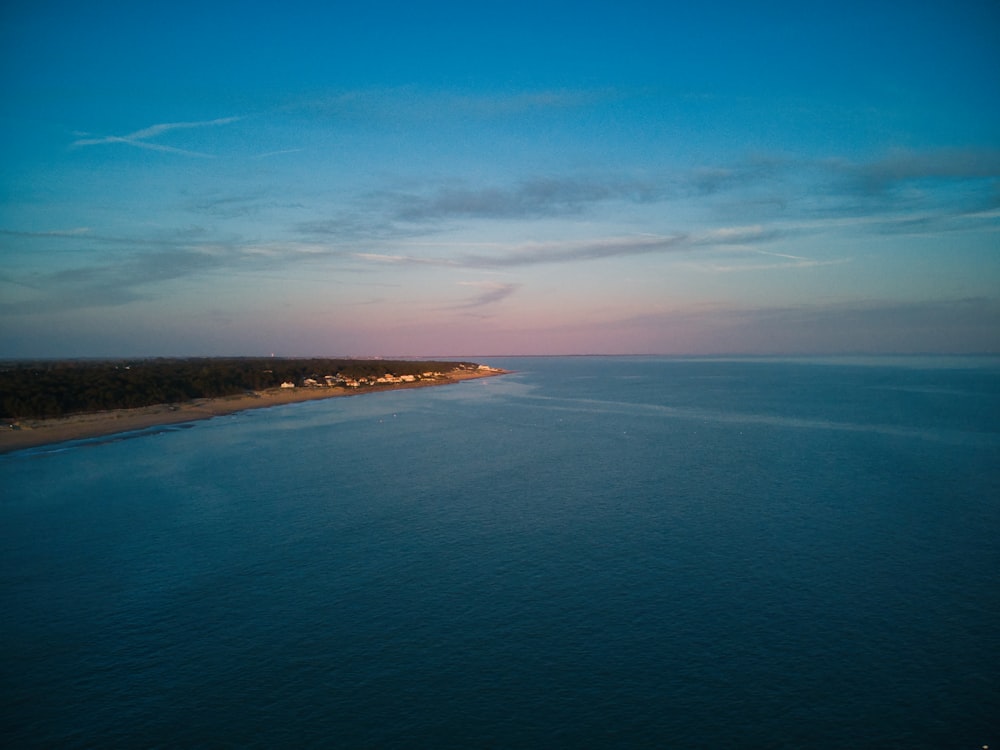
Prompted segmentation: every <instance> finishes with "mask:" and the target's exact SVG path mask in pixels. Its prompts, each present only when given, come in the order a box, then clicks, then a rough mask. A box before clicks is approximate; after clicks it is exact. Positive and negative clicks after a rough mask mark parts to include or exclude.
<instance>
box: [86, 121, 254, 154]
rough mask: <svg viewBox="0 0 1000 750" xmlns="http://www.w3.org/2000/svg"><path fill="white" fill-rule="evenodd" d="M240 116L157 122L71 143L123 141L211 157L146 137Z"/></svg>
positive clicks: (111, 142) (147, 147) (220, 123)
mask: <svg viewBox="0 0 1000 750" xmlns="http://www.w3.org/2000/svg"><path fill="white" fill-rule="evenodd" d="M241 119H242V118H241V117H220V118H217V119H215V120H203V121H201V122H164V123H158V124H156V125H150V126H149V127H148V128H142V129H141V130H136V131H134V132H132V133H128V134H127V135H109V136H100V137H97V138H80V139H78V140H76V141H73V143H72V144H71V145H72V146H74V147H82V146H103V145H108V144H115V143H124V144H126V145H129V146H134V147H136V148H143V149H148V150H150V151H164V152H167V153H173V154H181V155H183V156H197V157H201V158H211V156H212V155H211V154H205V153H202V152H199V151H189V150H187V149H182V148H176V147H174V146H167V145H164V144H162V143H149V142H148V139H150V138H155V137H156V136H158V135H162V134H163V133H168V132H170V131H171V130H186V129H191V128H203V127H216V126H219V125H228V124H230V123H233V122H237V121H238V120H241Z"/></svg>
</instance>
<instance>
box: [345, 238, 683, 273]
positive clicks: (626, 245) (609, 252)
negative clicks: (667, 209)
mask: <svg viewBox="0 0 1000 750" xmlns="http://www.w3.org/2000/svg"><path fill="white" fill-rule="evenodd" d="M691 247H692V244H691V242H690V241H689V238H688V237H687V235H675V236H663V235H656V234H650V235H636V236H627V237H601V238H596V239H593V240H584V241H576V242H532V243H526V244H523V245H519V246H516V247H514V248H512V249H510V250H508V251H506V252H500V253H491V254H490V253H460V254H457V255H454V256H448V257H440V256H439V257H422V256H413V255H400V254H383V253H354V254H353V255H354V257H356V258H358V259H359V260H364V261H370V262H376V263H388V264H396V265H415V266H416V265H420V266H445V267H452V268H517V267H524V266H536V265H543V264H552V263H573V262H577V261H587V260H598V259H601V258H617V257H626V256H633V255H647V254H651V253H662V252H670V251H680V250H686V249H690V248H691Z"/></svg>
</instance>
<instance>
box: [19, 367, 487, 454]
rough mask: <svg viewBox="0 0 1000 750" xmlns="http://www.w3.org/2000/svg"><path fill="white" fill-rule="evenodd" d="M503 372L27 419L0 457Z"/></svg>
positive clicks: (278, 390)
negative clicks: (248, 412) (253, 411)
mask: <svg viewBox="0 0 1000 750" xmlns="http://www.w3.org/2000/svg"><path fill="white" fill-rule="evenodd" d="M503 374H505V371H503V370H455V371H452V372H449V373H445V374H444V375H442V376H441V377H438V378H435V379H433V380H420V381H417V382H414V383H389V384H385V385H377V386H366V387H361V388H342V387H336V388H326V387H320V388H272V389H269V390H266V391H255V392H252V393H247V394H245V395H237V396H225V397H222V398H203V399H196V400H194V401H188V402H184V403H177V404H157V405H155V406H144V407H142V408H139V409H114V410H111V411H102V412H96V413H90V414H73V415H71V416H68V417H60V418H58V419H24V420H19V421H18V422H17V423H16V426H17V429H2V430H0V453H9V452H11V451H17V450H23V449H25V448H37V447H39V446H42V445H51V444H54V443H62V442H66V441H68V440H83V439H87V438H96V437H104V436H107V435H115V434H118V433H121V432H131V431H133V430H144V429H148V428H150V427H159V426H160V425H170V424H180V423H183V422H194V421H197V420H200V419H211V418H212V417H218V416H222V415H224V414H232V413H233V412H238V411H245V410H247V409H262V408H266V407H269V406H281V405H283V404H294V403H299V402H301V401H314V400H317V399H324V398H336V397H338V396H360V395H364V394H367V393H376V392H381V391H392V390H400V389H404V388H427V387H433V386H438V385H451V384H453V383H457V382H459V381H462V380H472V379H476V378H487V377H492V376H494V375H503Z"/></svg>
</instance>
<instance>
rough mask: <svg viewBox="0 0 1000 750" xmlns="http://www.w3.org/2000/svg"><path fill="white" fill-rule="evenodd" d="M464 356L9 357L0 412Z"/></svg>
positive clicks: (207, 393)
mask: <svg viewBox="0 0 1000 750" xmlns="http://www.w3.org/2000/svg"><path fill="white" fill-rule="evenodd" d="M463 365H464V366H467V367H475V365H474V364H473V363H470V362H441V361H430V362H427V361H422V362H421V361H410V360H383V359H375V360H367V359H276V358H273V357H267V358H243V357H240V358H219V359H217V358H210V359H202V358H195V359H138V360H114V361H92V360H63V361H41V362H15V363H5V364H3V365H0V415H2V416H4V417H8V418H14V419H28V418H35V419H40V418H50V417H61V416H65V415H67V414H75V413H79V412H95V411H104V410H107V409H133V408H137V407H140V406H152V405H153V404H167V403H175V402H182V401H190V400H192V399H196V398H218V397H220V396H231V395H236V394H240V393H245V392H247V391H258V390H264V389H267V388H275V387H278V386H280V385H281V383H283V382H285V381H290V382H293V383H295V384H296V385H301V384H302V381H303V380H305V379H306V378H315V379H317V380H319V381H320V382H323V381H322V378H323V377H324V376H326V375H337V374H340V375H342V376H343V377H346V378H355V379H356V378H363V377H369V378H374V377H378V376H380V375H384V374H386V373H391V374H393V375H420V374H422V373H424V372H427V371H435V372H446V371H448V370H452V369H454V368H456V367H460V366H463Z"/></svg>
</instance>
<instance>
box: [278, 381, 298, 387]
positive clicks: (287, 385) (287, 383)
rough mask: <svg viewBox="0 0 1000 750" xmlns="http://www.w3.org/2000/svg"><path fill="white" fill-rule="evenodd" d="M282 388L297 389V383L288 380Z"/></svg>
mask: <svg viewBox="0 0 1000 750" xmlns="http://www.w3.org/2000/svg"><path fill="white" fill-rule="evenodd" d="M281 387H282V388H294V387H295V383H293V382H291V381H289V380H286V381H285V382H284V383H282V384H281Z"/></svg>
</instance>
